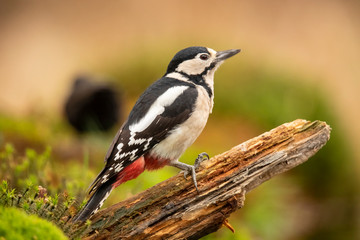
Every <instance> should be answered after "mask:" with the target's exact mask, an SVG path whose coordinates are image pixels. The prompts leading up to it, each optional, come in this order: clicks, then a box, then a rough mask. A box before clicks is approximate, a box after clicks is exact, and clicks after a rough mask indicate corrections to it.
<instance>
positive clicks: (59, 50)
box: [0, 0, 360, 239]
mask: <svg viewBox="0 0 360 240" xmlns="http://www.w3.org/2000/svg"><path fill="white" fill-rule="evenodd" d="M192 45H202V46H207V47H211V48H214V49H215V50H225V49H229V48H241V49H242V52H241V54H239V55H238V56H237V57H236V59H235V58H234V59H231V63H229V66H231V67H233V68H234V67H236V66H237V65H241V64H243V63H244V62H251V63H252V64H253V65H257V64H258V65H259V66H260V65H261V66H266V67H267V68H272V69H277V71H281V70H282V69H286V70H287V71H291V72H293V73H297V72H298V73H301V74H302V75H306V76H310V77H309V78H307V79H310V81H311V83H310V84H313V85H315V86H318V87H319V88H320V89H322V90H323V92H324V93H325V94H326V96H327V101H328V104H329V106H330V109H331V111H332V112H333V114H335V115H336V116H338V118H339V119H340V121H339V127H340V128H341V129H342V130H343V131H344V132H343V134H344V136H346V139H347V141H346V143H344V144H346V145H348V146H350V149H351V151H352V153H353V154H354V158H353V159H354V160H352V161H351V164H352V165H351V166H354V168H355V172H354V174H355V173H357V174H359V173H360V161H358V160H359V159H360V148H359V147H358V145H359V143H360V124H359V123H358V121H359V119H360V107H359V104H360V94H359V90H360V81H359V80H360V2H359V1H355V0H354V1H340V0H331V1H324V0H321V1H311V0H305V1H284V0H283V1H282V0H275V1H258V0H256V1H234V0H226V1H213V0H206V1H205V0H204V1H190V0H182V1H165V0H161V1H139V0H136V1H113V0H112V1H72V2H70V1H69V2H67V3H64V2H63V1H47V2H43V1H42V2H40V1H26V2H20V1H2V3H0V89H1V94H0V112H2V113H6V114H8V115H13V116H17V117H20V118H21V117H27V116H29V115H31V114H33V113H34V111H35V112H36V111H38V110H39V109H41V111H42V112H45V113H47V114H50V115H52V114H53V115H61V111H62V104H63V100H64V98H65V97H66V95H67V91H68V89H69V86H70V85H71V81H72V79H73V78H74V76H76V75H77V74H79V73H89V74H94V75H101V76H102V75H108V74H109V72H108V70H109V65H111V67H110V68H116V67H118V68H119V69H121V68H122V66H127V62H128V61H130V60H131V61H137V59H139V58H141V57H143V59H139V61H143V62H145V64H146V63H148V66H155V65H157V60H158V59H159V58H161V63H159V66H158V67H160V68H162V69H163V72H164V71H165V69H166V64H165V65H164V63H167V62H168V61H170V59H171V58H172V56H173V55H174V54H175V53H176V52H177V51H178V50H180V49H182V48H185V47H187V46H192ZM153 54H156V55H157V56H156V57H154V58H152V55H153ZM159 56H160V57H159ZM226 64H228V63H226ZM222 69H224V71H226V70H225V69H226V67H225V65H224V66H223V67H222V68H221V71H222ZM122 70H123V71H126V68H125V69H122ZM139 71H141V70H139ZM160 76H161V72H160V74H158V75H157V76H151V77H149V79H147V80H141V81H147V82H146V84H145V86H147V85H149V84H150V83H151V82H152V81H153V80H155V79H156V77H160ZM110 77H113V76H110ZM241 77H242V76H234V78H235V79H237V78H238V79H241ZM134 79H136V76H134ZM217 80H219V79H216V77H215V81H217ZM133 84H137V83H136V81H135V80H134V81H133ZM218 85H221V82H220V80H219V81H217V82H216V86H218ZM142 90H143V85H140V86H139V90H138V91H139V92H141V91H142ZM124 91H125V92H126V89H124ZM125 94H126V93H125ZM215 96H216V87H215ZM135 97H136V95H134V96H131V100H130V102H131V101H133V100H134V99H135ZM215 105H216V97H215ZM319 120H324V121H326V120H327V119H319ZM332 127H333V128H334V127H335V126H332ZM244 131H246V130H244ZM249 136H253V135H252V133H249V134H248V136H246V137H249ZM246 137H243V138H245V139H246ZM202 146H203V145H202ZM341 162H342V160H341V159H339V164H341ZM354 179H356V182H357V184H358V183H359V181H358V180H359V179H358V177H354ZM246 204H247V203H246ZM246 204H245V206H246ZM357 211H358V212H359V214H358V217H359V216H360V207H357ZM357 221H358V226H360V220H359V219H358V220H357ZM357 236H360V234H358V235H357ZM260 239H261V238H260ZM299 239H301V238H299ZM339 239H341V238H339Z"/></svg>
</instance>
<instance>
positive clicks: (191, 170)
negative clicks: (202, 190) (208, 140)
mask: <svg viewBox="0 0 360 240" xmlns="http://www.w3.org/2000/svg"><path fill="white" fill-rule="evenodd" d="M208 159H210V157H209V154H207V153H206V152H203V153H200V154H199V155H198V157H197V158H196V159H195V164H194V166H191V165H188V168H186V169H185V170H184V178H185V179H186V177H187V175H188V174H191V177H192V180H193V182H194V185H195V188H196V191H197V192H198V193H199V189H198V187H197V181H196V173H195V170H196V169H198V168H199V166H200V163H201V162H202V161H204V160H208Z"/></svg>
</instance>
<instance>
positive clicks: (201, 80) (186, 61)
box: [75, 47, 240, 221]
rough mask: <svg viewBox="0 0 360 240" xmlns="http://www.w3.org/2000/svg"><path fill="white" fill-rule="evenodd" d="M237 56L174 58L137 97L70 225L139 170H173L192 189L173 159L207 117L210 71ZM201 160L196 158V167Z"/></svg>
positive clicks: (203, 51) (200, 50)
mask: <svg viewBox="0 0 360 240" xmlns="http://www.w3.org/2000/svg"><path fill="white" fill-rule="evenodd" d="M238 52H240V50H238V49H232V50H226V51H220V52H216V51H215V50H213V49H211V48H205V47H189V48H185V49H183V50H181V51H179V52H178V53H176V55H175V56H174V58H173V59H172V60H171V61H170V63H169V65H168V68H167V71H166V73H165V75H164V76H163V77H162V78H160V79H159V80H157V81H156V82H154V83H153V84H152V85H151V86H150V87H149V88H148V89H146V91H145V92H144V93H143V94H142V95H141V96H140V97H139V99H138V100H137V102H136V103H135V106H134V107H133V109H132V110H131V112H130V114H129V117H128V119H127V120H126V122H125V123H124V124H123V126H122V127H121V128H120V130H119V131H118V133H117V134H116V136H115V138H114V140H113V142H112V144H111V146H110V148H109V150H108V152H107V154H106V157H105V162H106V165H105V167H104V169H103V170H102V171H101V172H100V173H99V175H98V176H97V177H96V179H95V180H94V181H93V183H92V184H91V185H90V187H89V193H88V194H89V200H88V201H87V203H86V205H85V206H84V208H83V209H82V210H81V211H80V212H79V213H78V214H77V216H76V217H75V221H84V220H86V219H87V218H88V217H89V216H91V215H92V214H94V213H95V212H96V211H98V210H99V209H100V207H101V206H102V205H103V203H104V201H105V200H106V198H107V197H108V196H109V195H110V193H111V191H112V190H113V189H114V188H116V187H117V186H119V185H120V184H122V183H124V182H126V181H129V180H131V179H134V178H136V177H137V176H138V175H139V174H141V173H142V172H143V171H144V170H145V169H146V170H155V169H159V168H162V167H164V166H165V165H169V166H173V167H177V168H179V169H181V170H184V175H185V177H186V175H187V174H188V173H190V174H191V176H192V180H193V182H194V185H195V187H196V189H197V182H196V175H195V167H194V166H192V165H188V164H185V163H182V162H179V161H178V159H179V158H180V156H181V155H182V154H183V153H184V151H185V150H186V149H187V148H188V147H189V146H190V145H191V144H192V143H193V142H194V141H195V140H196V138H197V137H198V136H199V135H200V133H201V132H202V130H203V128H204V127H205V124H206V122H207V119H208V117H209V114H210V113H211V111H212V108H213V104H214V73H215V71H216V69H217V68H218V67H219V66H220V65H221V64H222V63H223V61H224V60H225V59H227V58H229V57H231V56H234V55H235V54H237V53H238ZM205 155H207V154H206V153H203V154H200V155H199V157H198V159H197V161H196V163H197V162H198V161H199V160H200V159H201V157H202V156H205ZM195 165H196V164H195Z"/></svg>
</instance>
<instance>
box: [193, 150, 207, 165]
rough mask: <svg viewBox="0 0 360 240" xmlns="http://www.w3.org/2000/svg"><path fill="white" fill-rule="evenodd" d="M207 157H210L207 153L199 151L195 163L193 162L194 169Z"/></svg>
mask: <svg viewBox="0 0 360 240" xmlns="http://www.w3.org/2000/svg"><path fill="white" fill-rule="evenodd" d="M209 159H210V157H209V154H207V153H206V152H203V153H200V154H199V155H198V157H197V158H196V159H195V164H194V167H195V169H198V167H199V166H200V163H201V162H202V161H204V160H209Z"/></svg>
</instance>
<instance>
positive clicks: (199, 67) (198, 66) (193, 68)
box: [176, 48, 216, 75]
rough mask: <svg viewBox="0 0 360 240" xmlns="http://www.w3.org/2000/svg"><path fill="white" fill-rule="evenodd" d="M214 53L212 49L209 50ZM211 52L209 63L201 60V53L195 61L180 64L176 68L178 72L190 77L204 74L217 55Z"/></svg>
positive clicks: (190, 60)
mask: <svg viewBox="0 0 360 240" xmlns="http://www.w3.org/2000/svg"><path fill="white" fill-rule="evenodd" d="M209 49H210V50H211V51H212V52H215V51H214V50H212V49H211V48H209ZM211 51H209V52H210V58H209V59H208V60H207V61H204V60H201V59H200V58H199V56H200V55H201V54H203V53H199V54H198V55H197V56H196V57H195V58H194V59H189V60H186V61H184V62H182V63H180V64H179V66H178V67H177V68H176V71H177V72H183V73H186V74H188V75H197V74H200V73H202V72H203V71H204V70H205V68H207V67H209V66H210V64H211V62H212V61H213V59H214V58H215V56H216V52H215V54H214V53H212V52H211Z"/></svg>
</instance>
